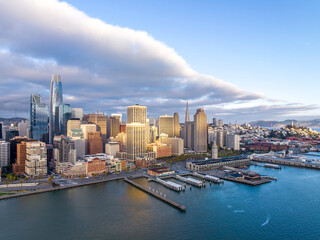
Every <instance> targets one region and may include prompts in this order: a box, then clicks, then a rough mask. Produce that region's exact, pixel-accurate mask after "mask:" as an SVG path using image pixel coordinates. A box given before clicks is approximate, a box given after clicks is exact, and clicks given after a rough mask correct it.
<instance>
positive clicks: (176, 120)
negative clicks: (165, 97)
mask: <svg viewBox="0 0 320 240" xmlns="http://www.w3.org/2000/svg"><path fill="white" fill-rule="evenodd" d="M173 124H174V136H175V137H180V123H179V114H178V113H177V112H175V113H174V114H173Z"/></svg>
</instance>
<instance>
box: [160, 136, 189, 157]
mask: <svg viewBox="0 0 320 240" xmlns="http://www.w3.org/2000/svg"><path fill="white" fill-rule="evenodd" d="M162 143H165V144H168V145H170V146H171V152H172V155H173V156H180V155H182V154H183V153H184V142H183V139H181V138H162Z"/></svg>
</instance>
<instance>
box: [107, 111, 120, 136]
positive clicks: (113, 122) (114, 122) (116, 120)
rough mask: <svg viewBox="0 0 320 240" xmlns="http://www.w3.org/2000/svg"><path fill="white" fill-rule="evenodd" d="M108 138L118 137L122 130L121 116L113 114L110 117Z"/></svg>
mask: <svg viewBox="0 0 320 240" xmlns="http://www.w3.org/2000/svg"><path fill="white" fill-rule="evenodd" d="M107 132H108V138H110V137H116V136H117V135H118V134H119V132H120V116H111V117H109V118H108V130H107Z"/></svg>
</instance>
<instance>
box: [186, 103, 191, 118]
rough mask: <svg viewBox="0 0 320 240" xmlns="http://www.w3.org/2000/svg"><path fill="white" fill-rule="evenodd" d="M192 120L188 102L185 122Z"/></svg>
mask: <svg viewBox="0 0 320 240" xmlns="http://www.w3.org/2000/svg"><path fill="white" fill-rule="evenodd" d="M187 122H190V117H189V104H188V102H187V108H186V120H185V123H187Z"/></svg>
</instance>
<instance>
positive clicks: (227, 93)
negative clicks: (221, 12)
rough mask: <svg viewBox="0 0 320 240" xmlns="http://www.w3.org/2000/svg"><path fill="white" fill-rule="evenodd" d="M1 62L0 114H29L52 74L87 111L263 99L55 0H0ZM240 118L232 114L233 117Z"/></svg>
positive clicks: (148, 39)
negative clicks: (30, 104) (34, 95)
mask: <svg viewBox="0 0 320 240" xmlns="http://www.w3.org/2000/svg"><path fill="white" fill-rule="evenodd" d="M0 62H1V63H3V64H1V65H0V83H1V87H0V94H1V98H0V99H1V102H2V104H1V106H0V111H3V112H6V113H7V111H10V110H11V111H12V110H13V109H14V110H15V111H19V112H28V110H29V108H28V101H29V96H30V94H31V93H35V92H36V93H40V94H41V95H42V98H44V99H45V100H46V99H47V98H48V91H49V89H48V88H49V86H50V79H51V74H54V73H58V74H60V75H61V77H62V81H63V88H64V99H65V102H66V103H70V104H71V105H72V106H74V107H83V108H84V109H85V111H86V112H93V111H96V110H97V109H99V110H100V111H104V112H108V113H111V112H117V111H123V110H124V109H125V107H126V106H127V105H131V104H135V103H140V104H142V105H147V106H148V107H149V109H148V112H149V113H150V115H153V116H157V115H159V114H164V113H168V114H172V112H175V111H178V112H179V113H181V115H183V113H184V107H185V102H186V101H187V100H188V101H190V102H191V106H194V107H196V106H197V107H205V106H206V107H207V108H208V109H213V108H214V109H215V110H218V111H220V112H223V111H225V110H226V111H228V110H227V109H226V108H223V107H222V106H226V105H228V104H235V103H236V104H238V105H241V104H242V105H243V104H244V105H245V104H246V103H248V102H254V101H256V100H263V101H269V99H267V98H266V97H265V96H263V95H262V94H260V93H253V92H248V91H246V90H244V89H241V88H239V87H237V86H234V85H233V84H231V83H227V82H225V81H222V80H220V79H216V78H214V77H213V76H209V75H204V74H200V73H198V72H196V71H195V70H193V69H192V68H191V67H190V66H189V65H188V64H187V63H186V61H185V60H184V59H183V58H182V57H181V56H179V55H178V54H177V53H176V52H175V50H174V49H173V48H170V47H168V46H166V45H165V44H164V43H162V42H160V41H157V40H155V39H154V38H153V37H152V36H150V35H149V34H148V33H146V32H143V31H136V30H132V29H129V28H123V27H119V26H114V25H110V24H107V23H105V22H103V21H101V20H99V19H95V18H92V17H89V16H88V15H86V14H85V13H84V12H81V11H79V10H77V9H76V8H74V7H73V6H71V5H69V4H68V3H65V2H59V1H56V0H46V1H43V0H28V1H24V0H10V1H4V0H1V1H0ZM297 108H301V106H297ZM314 108H316V107H314ZM257 109H259V107H257ZM260 109H261V110H263V108H260ZM290 110H294V108H290ZM307 110H310V109H309V108H308V109H307ZM245 112H246V111H244V113H245ZM276 112H277V113H279V111H276ZM212 114H215V113H214V112H213V113H212ZM239 114H240V115H241V112H239V111H234V117H235V118H236V117H237V115H239Z"/></svg>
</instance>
